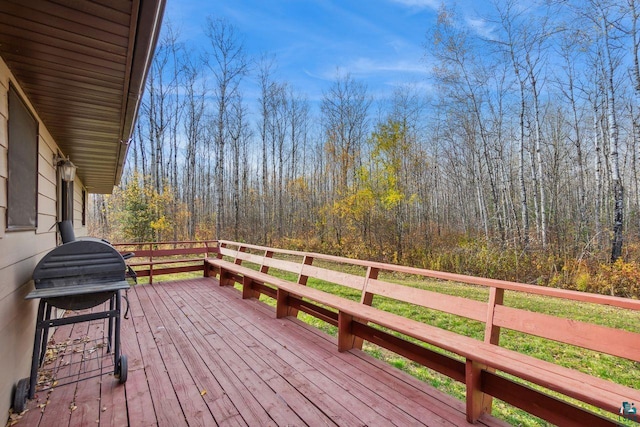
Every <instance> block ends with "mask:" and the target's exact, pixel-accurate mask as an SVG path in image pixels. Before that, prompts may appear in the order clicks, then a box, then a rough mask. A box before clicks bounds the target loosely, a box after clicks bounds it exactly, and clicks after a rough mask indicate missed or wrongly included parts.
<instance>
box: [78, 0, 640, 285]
mask: <svg viewBox="0 0 640 427" xmlns="http://www.w3.org/2000/svg"><path fill="white" fill-rule="evenodd" d="M524 3H526V6H525V5H524ZM636 3H637V1H636V0H582V1H577V0H564V1H551V0H547V1H532V2H521V1H516V0H494V1H493V2H492V3H491V10H490V12H489V13H488V14H487V15H488V16H486V17H485V19H486V20H487V27H488V28H490V29H491V31H490V32H487V33H486V34H484V33H483V34H480V33H481V32H479V31H474V30H473V28H472V27H470V26H469V25H468V22H466V21H465V19H464V17H463V15H462V14H461V13H460V11H457V10H456V9H455V8H450V7H444V6H443V7H441V8H440V10H439V12H438V17H437V22H435V23H434V24H433V25H432V26H430V27H425V33H424V34H425V35H424V40H423V45H424V57H423V64H424V67H425V70H427V71H428V75H429V79H428V81H426V82H407V83H406V84H405V85H402V86H397V87H394V88H390V90H389V93H388V94H386V96H383V97H380V96H373V94H372V93H370V92H369V89H368V87H367V85H366V84H365V83H364V82H363V81H361V80H359V79H358V77H357V76H354V75H352V74H350V73H349V72H348V71H346V70H340V69H337V70H336V75H335V79H334V80H333V81H332V82H331V83H330V84H328V85H327V87H326V89H325V90H324V91H323V94H322V99H321V100H319V101H318V102H315V101H312V100H310V99H309V97H308V95H307V94H305V92H304V89H303V88H296V87H293V85H292V84H291V83H289V82H287V81H285V80H283V79H282V78H280V77H279V75H278V63H277V61H278V59H277V57H276V56H275V55H272V54H269V53H265V54H263V55H261V56H260V57H250V56H249V55H248V54H247V52H246V49H245V47H244V44H243V35H242V34H241V32H240V31H239V30H238V28H236V27H235V26H234V25H233V24H231V23H230V22H229V21H227V20H226V19H224V18H223V17H215V16H212V17H209V18H208V19H207V25H206V28H205V33H206V37H207V44H206V46H207V47H206V49H202V48H199V47H196V46H190V45H189V44H188V43H186V42H184V41H183V40H182V38H181V35H180V31H179V30H177V29H176V28H175V27H173V26H172V25H171V24H170V23H165V25H164V29H163V31H164V33H163V36H162V37H161V40H159V43H158V48H157V51H156V54H155V57H154V62H153V66H152V69H151V71H150V74H149V75H148V78H147V86H146V89H145V94H144V98H143V100H142V104H141V109H140V113H139V116H138V122H137V125H136V130H135V134H134V137H133V138H132V140H131V141H130V146H129V154H128V158H127V164H126V167H125V173H124V176H123V179H122V182H121V185H120V186H118V187H116V188H115V190H114V193H113V194H112V195H92V199H91V210H90V225H91V228H90V232H91V233H93V234H96V235H101V236H108V237H109V238H110V239H111V240H112V241H118V242H125V241H129V242H132V241H138V242H140V241H176V240H190V239H215V238H223V239H230V240H236V241H246V242H250V243H254V244H261V245H272V246H278V247H285V248H294V249H303V250H311V251H317V252H323V253H330V254H340V255H344V256H350V257H358V258H365V259H374V260H382V261H385V262H394V263H402V264H406V265H413V266H418V267H424V268H431V269H438V270H446V271H454V272H460V273H465V274H472V275H479V276H484V277H492V278H500V279H506V280H515V281H520V282H525V283H534V284H540V285H545V286H558V287H565V288H569V289H578V290H583V291H592V292H600V293H607V294H612V295H621V296H628V297H638V296H640V285H639V284H638V283H640V264H639V263H638V257H639V256H640V186H639V182H638V179H639V174H640V165H639V164H638V163H639V162H640V159H639V155H640V153H639V150H640V104H639V103H640V57H639V48H640V32H639V30H638V25H640V22H639V18H640V9H639V8H640V6H639V5H636ZM301 54H303V53H301ZM249 85H251V87H252V88H257V89H256V90H257V91H258V92H259V93H258V95H257V96H253V94H252V93H253V92H255V90H253V92H252V91H251V90H249V89H248V87H249Z"/></svg>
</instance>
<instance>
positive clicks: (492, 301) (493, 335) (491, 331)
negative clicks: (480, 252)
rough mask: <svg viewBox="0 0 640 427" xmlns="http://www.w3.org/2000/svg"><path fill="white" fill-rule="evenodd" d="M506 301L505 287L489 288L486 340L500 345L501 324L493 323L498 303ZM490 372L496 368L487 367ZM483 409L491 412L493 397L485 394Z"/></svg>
mask: <svg viewBox="0 0 640 427" xmlns="http://www.w3.org/2000/svg"><path fill="white" fill-rule="evenodd" d="M503 303H504V289H502V288H497V287H491V288H489V302H488V303H487V320H486V321H485V324H484V342H486V343H489V344H493V345H499V343H500V326H496V325H494V324H493V317H494V315H495V308H496V305H502V304H503ZM487 371H488V372H495V371H496V370H495V369H494V368H487ZM482 401H483V402H484V404H483V410H484V411H486V412H487V413H488V414H491V412H492V408H493V397H491V396H489V395H483V397H482Z"/></svg>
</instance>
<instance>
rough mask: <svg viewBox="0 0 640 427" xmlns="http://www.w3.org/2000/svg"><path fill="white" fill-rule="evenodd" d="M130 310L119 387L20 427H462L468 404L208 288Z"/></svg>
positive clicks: (64, 396)
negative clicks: (125, 372) (125, 375)
mask: <svg viewBox="0 0 640 427" xmlns="http://www.w3.org/2000/svg"><path fill="white" fill-rule="evenodd" d="M129 301H130V304H131V313H130V315H129V319H124V320H123V326H122V347H123V354H125V355H127V357H128V360H129V375H128V381H127V382H126V384H124V385H119V384H118V382H117V380H115V379H114V378H113V377H112V376H110V375H104V376H102V377H100V378H93V379H88V380H85V381H80V382H78V383H75V384H70V385H65V386H63V387H56V388H55V389H53V390H52V391H48V392H39V393H38V395H37V398H36V399H34V400H33V401H30V402H29V403H28V411H27V412H26V413H25V414H24V415H23V417H22V418H21V419H20V420H19V422H18V424H17V425H26V426H38V425H40V426H50V425H56V426H61V425H65V426H66V425H69V426H97V425H99V426H125V425H131V426H155V425H159V426H183V425H189V426H214V425H248V426H268V425H269V426H270V425H280V426H302V425H312V426H320V425H322V426H325V425H340V426H343V425H344V426H365V425H366V426H391V425H397V426H414V425H429V426H448V425H456V426H462V425H464V426H468V425H469V424H468V423H467V422H466V419H465V413H464V403H463V402H461V401H458V400H456V399H454V398H452V397H449V396H447V395H446V394H443V393H441V392H439V391H437V390H435V389H433V388H432V387H430V386H428V385H426V384H425V383H423V382H421V381H419V380H417V379H415V378H413V377H411V376H409V375H407V374H405V373H403V372H401V371H400V370H398V369H395V368H393V367H391V366H389V365H387V364H385V363H382V362H380V361H378V360H376V359H373V358H372V357H369V356H368V355H366V354H365V353H363V352H361V351H358V350H352V351H349V352H345V353H339V352H338V351H337V344H336V340H335V339H334V338H332V337H329V336H327V335H325V334H323V333H322V332H320V331H317V330H315V329H314V328H311V327H308V326H306V325H305V324H303V323H302V322H300V321H298V320H296V319H292V318H287V319H276V318H275V313H274V309H273V308H271V307H268V306H266V305H264V304H262V303H260V302H258V301H255V300H242V299H241V296H240V293H239V292H238V291H237V290H235V289H233V288H230V287H224V288H223V287H220V286H218V283H217V281H216V280H214V279H211V278H199V279H192V280H184V281H174V282H162V283H157V284H154V285H144V286H137V287H135V288H133V289H131V290H130V291H129ZM103 329H104V321H97V322H92V323H90V324H89V323H81V324H76V325H69V326H65V327H60V328H59V329H58V330H57V331H56V334H55V336H54V339H55V341H56V342H58V343H62V342H65V341H66V342H73V340H75V342H82V341H89V338H87V336H88V337H90V338H93V337H95V336H102V334H103ZM91 342H93V341H91ZM92 363H94V365H96V366H97V363H96V362H92ZM111 364H112V362H110V363H105V367H104V368H103V369H104V370H105V372H111V370H112V366H110V365H111ZM94 367H95V366H94ZM60 369H61V370H65V369H67V370H68V369H69V366H68V365H66V364H64V363H62V364H60ZM479 425H486V426H503V425H505V424H504V423H502V422H501V421H497V420H495V419H493V418H491V417H486V416H483V417H482V418H481V420H480V423H479Z"/></svg>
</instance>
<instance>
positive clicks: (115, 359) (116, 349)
mask: <svg viewBox="0 0 640 427" xmlns="http://www.w3.org/2000/svg"><path fill="white" fill-rule="evenodd" d="M120 294H121V291H119V290H118V291H117V292H116V294H115V300H116V315H115V319H112V320H115V326H116V330H115V340H114V350H113V362H114V363H113V365H114V374H116V375H117V374H119V372H118V362H119V360H120V311H121V310H122V299H121V298H120V296H121V295H120Z"/></svg>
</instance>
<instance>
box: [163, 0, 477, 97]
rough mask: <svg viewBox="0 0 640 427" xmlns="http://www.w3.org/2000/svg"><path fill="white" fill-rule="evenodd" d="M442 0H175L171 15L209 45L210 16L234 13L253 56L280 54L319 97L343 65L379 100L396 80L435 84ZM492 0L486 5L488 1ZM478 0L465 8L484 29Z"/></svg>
mask: <svg viewBox="0 0 640 427" xmlns="http://www.w3.org/2000/svg"><path fill="white" fill-rule="evenodd" d="M441 3H442V2H441V1H440V0H215V1H212V0H167V9H166V12H165V20H166V19H168V20H170V21H171V22H172V23H173V25H174V26H175V27H176V28H178V29H179V32H180V34H181V36H182V38H183V39H186V40H189V41H193V42H195V43H196V44H198V43H201V42H204V41H205V37H204V35H203V30H202V28H203V25H204V23H205V21H206V17H207V16H212V17H215V18H217V17H220V18H226V19H228V20H229V21H230V22H231V23H233V24H234V25H235V26H236V27H237V29H238V30H239V32H240V33H241V34H242V35H243V36H244V38H245V40H244V42H245V48H246V51H247V53H248V54H249V55H251V56H254V57H258V56H260V54H261V53H262V52H267V53H272V54H275V55H276V58H277V62H278V66H279V67H278V75H279V76H280V78H282V79H283V80H286V81H288V82H289V83H291V84H292V85H293V86H294V87H295V88H296V89H298V90H299V91H301V92H303V93H306V94H307V95H308V97H309V98H310V99H311V100H312V101H313V100H318V99H320V98H321V96H322V91H323V90H326V89H327V88H328V87H329V85H330V84H331V82H332V81H333V80H334V79H335V77H336V73H337V69H340V71H341V72H349V73H351V75H352V76H353V77H355V78H357V79H361V80H363V81H365V82H366V83H367V85H368V88H369V92H370V94H371V95H373V96H374V97H377V98H379V97H383V96H384V95H385V94H390V93H391V92H392V90H393V87H394V86H395V85H399V84H404V83H414V84H417V85H420V86H422V85H427V83H426V81H427V77H428V73H429V68H430V67H429V65H428V64H427V63H426V62H425V60H424V47H423V45H424V43H425V40H426V38H425V37H426V33H427V30H429V29H430V28H432V27H433V25H434V23H435V20H436V13H437V9H438V7H439V5H440V4H441ZM481 3H484V2H481ZM475 4H478V3H476V2H475V1H473V0H459V1H458V2H457V6H458V8H459V10H462V11H463V12H464V13H465V15H467V16H468V23H469V25H471V26H472V27H473V26H477V29H478V31H482V22H481V21H479V20H477V18H476V17H477V16H478V14H477V12H476V11H474V10H473V7H474V5H475Z"/></svg>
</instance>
